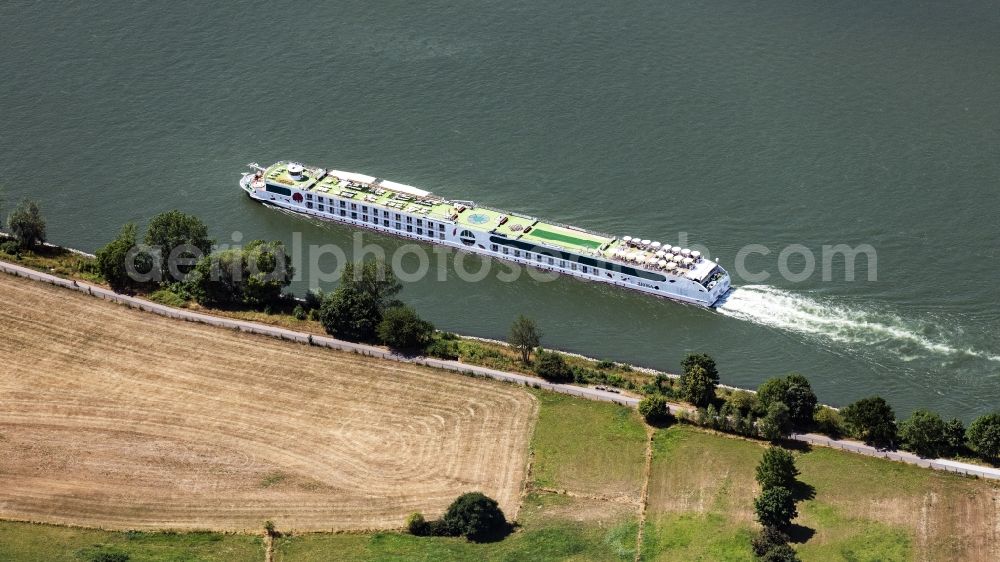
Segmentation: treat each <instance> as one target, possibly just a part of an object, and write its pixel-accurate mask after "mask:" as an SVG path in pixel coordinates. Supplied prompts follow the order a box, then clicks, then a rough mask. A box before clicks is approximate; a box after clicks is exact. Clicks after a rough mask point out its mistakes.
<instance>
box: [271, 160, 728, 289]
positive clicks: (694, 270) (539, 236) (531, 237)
mask: <svg viewBox="0 0 1000 562" xmlns="http://www.w3.org/2000/svg"><path fill="white" fill-rule="evenodd" d="M288 164H289V163H288V162H278V163H276V164H273V165H272V166H270V167H269V168H267V169H266V170H264V177H265V178H266V179H267V180H268V181H271V182H274V183H278V184H281V185H284V186H287V187H294V188H297V189H304V190H307V191H309V192H312V193H315V194H316V195H318V196H322V195H327V196H338V197H342V198H348V199H353V200H356V201H357V202H358V203H365V204H367V205H372V206H376V207H381V208H384V209H387V210H389V211H392V210H398V211H405V212H408V213H411V214H417V215H425V216H427V217H428V218H430V219H436V220H442V221H444V220H453V221H454V222H455V223H456V224H457V225H458V226H459V227H468V228H471V229H474V230H479V231H485V232H495V233H497V234H501V235H503V236H506V237H507V238H511V239H520V240H524V241H525V242H531V243H534V244H542V245H545V246H549V247H555V248H558V249H562V250H565V251H569V252H574V253H576V254H579V255H591V256H601V257H603V258H605V259H608V260H610V261H617V262H622V263H629V262H637V261H638V260H640V259H641V260H642V261H643V262H645V261H646V260H653V259H654V252H653V251H652V250H643V249H638V248H635V247H629V246H628V245H627V244H625V243H624V242H623V241H622V240H620V239H618V238H615V237H612V236H608V235H604V234H600V233H595V232H590V231H586V230H583V229H579V228H574V227H571V226H564V225H560V224H555V223H549V222H544V221H540V220H538V219H536V218H532V217H527V216H524V215H520V214H514V213H509V212H505V211H499V210H496V209H491V208H488V207H481V206H467V205H466V204H465V203H460V202H455V201H449V200H446V199H442V198H440V197H437V196H435V195H433V194H431V193H430V192H428V191H424V190H421V189H418V188H415V187H411V186H407V185H402V184H397V183H394V182H389V181H385V180H381V179H378V178H373V177H371V176H364V175H361V174H354V173H349V172H339V171H336V170H329V171H328V172H327V171H325V170H324V172H327V173H326V175H321V176H319V177H320V179H318V180H317V177H316V176H317V171H318V170H317V169H315V168H309V167H307V168H306V169H305V174H304V177H303V178H302V179H300V180H295V179H293V178H292V177H291V176H290V175H289V173H288ZM381 186H385V187H384V188H383V187H381ZM459 209H462V210H459ZM504 219H506V220H504ZM501 222H502V224H501ZM668 247H669V246H668ZM618 251H625V252H626V253H627V254H628V256H629V258H630V259H628V260H622V259H618V258H617V257H616V255H615V254H616V253H617V252H618ZM656 259H659V258H656ZM678 265H680V264H678ZM713 267H714V264H712V263H711V262H701V263H698V264H694V265H693V266H690V267H678V268H677V269H676V270H674V271H672V272H671V273H673V274H675V275H687V276H689V277H692V278H701V277H703V276H704V275H707V274H708V272H709V270H710V269H711V268H713Z"/></svg>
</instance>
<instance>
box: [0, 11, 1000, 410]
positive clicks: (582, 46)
mask: <svg viewBox="0 0 1000 562" xmlns="http://www.w3.org/2000/svg"><path fill="white" fill-rule="evenodd" d="M214 4H218V5H217V6H216V5H214ZM0 18H2V21H4V31H3V32H2V35H0V44H2V48H3V51H2V56H0V77H2V79H0V162H2V163H3V167H2V168H0V184H2V185H3V186H4V190H5V192H6V193H5V200H6V201H5V205H4V207H5V211H4V212H6V210H9V208H10V207H11V206H12V204H13V202H14V201H16V200H17V199H20V198H22V197H31V198H34V199H36V200H37V201H38V202H39V203H40V204H41V206H42V209H43V212H44V214H45V216H46V217H47V219H48V221H49V234H50V239H51V240H52V241H54V242H57V243H61V244H66V245H70V246H75V247H78V248H81V249H85V250H94V249H95V248H97V247H98V246H100V245H101V244H103V243H104V242H106V241H107V240H108V239H110V238H111V237H112V236H113V235H114V233H115V232H116V231H117V230H118V228H119V227H120V225H121V224H122V223H124V222H126V221H137V222H139V223H140V224H143V223H145V221H147V220H148V219H149V218H150V217H152V216H153V215H154V214H156V213H159V212H162V211H165V210H169V209H173V208H179V209H181V210H184V211H187V212H191V213H195V214H197V215H199V216H200V217H202V218H203V220H205V221H206V222H207V223H208V224H209V225H210V228H211V231H212V234H213V236H215V237H217V239H218V240H219V241H220V242H226V243H229V242H232V241H233V233H234V232H239V236H237V238H239V237H240V236H242V237H243V238H242V240H244V241H245V240H249V239H251V238H268V239H272V238H277V239H282V240H285V241H286V242H289V243H291V242H292V240H293V234H292V233H293V232H300V233H301V240H302V241H303V243H304V244H306V245H308V244H337V245H340V246H344V247H346V248H350V247H351V231H350V230H348V229H345V228H341V227H336V226H324V225H315V224H311V223H309V222H306V221H303V220H300V219H297V218H294V217H291V216H288V215H285V214H282V213H277V212H274V211H269V210H267V209H264V208H262V207H260V206H257V205H254V204H253V203H252V202H250V201H249V200H248V199H247V198H246V197H243V196H242V195H241V193H240V192H239V191H238V189H237V186H236V183H235V182H236V180H237V178H238V176H237V174H238V172H240V171H242V169H243V165H244V164H246V163H247V162H250V161H258V162H261V163H264V164H267V163H270V162H272V161H274V160H277V159H297V160H301V161H304V162H308V163H312V164H317V165H326V166H332V167H336V168H339V169H343V170H355V171H361V172H366V173H370V174H372V175H377V176H380V177H386V178H389V179H393V180H396V181H400V182H403V183H409V184H412V185H417V186H421V187H425V188H427V189H431V190H433V191H435V192H436V193H438V194H440V195H443V196H446V197H450V198H458V199H472V200H475V201H477V202H480V203H484V204H489V205H491V206H494V207H499V208H504V209H511V210H517V211H521V212H524V213H528V214H532V215H536V216H540V217H544V218H547V219H551V220H554V221H559V222H563V223H569V224H574V225H578V226H582V227H586V228H590V229H594V230H598V231H606V232H610V233H613V234H617V235H624V234H631V235H638V236H641V237H644V238H652V239H659V240H662V241H669V242H671V243H677V241H678V240H681V241H682V243H685V244H687V245H692V244H699V245H701V246H703V247H704V248H706V249H707V250H708V251H710V252H711V255H712V256H713V257H715V258H716V259H718V260H719V261H720V263H722V264H723V265H724V266H725V267H727V268H729V269H730V270H731V271H733V272H734V273H736V267H735V266H736V265H737V264H736V262H737V255H738V254H739V252H740V250H741V249H744V248H746V247H747V246H748V245H750V244H755V245H760V246H754V247H753V248H755V249H757V250H761V249H762V248H767V250H768V251H770V254H767V255H761V254H752V255H750V257H749V258H747V259H746V261H745V264H744V266H745V267H744V269H745V270H747V271H749V272H751V273H755V274H756V273H762V272H767V273H769V274H770V275H769V276H768V277H766V278H763V279H762V278H761V277H759V276H752V277H748V276H743V277H741V276H740V275H736V278H735V279H734V281H735V283H736V284H737V285H738V288H737V289H736V290H735V292H734V293H733V294H732V295H731V297H730V299H729V300H728V302H726V304H725V305H724V306H723V307H721V309H720V310H719V311H718V312H712V311H708V310H701V309H697V308H693V307H690V306H684V305H679V304H675V303H672V302H669V301H665V300H659V299H655V298H651V297H647V296H643V295H639V294H633V293H630V292H623V291H621V290H618V289H614V288H611V287H605V286H600V285H596V284H587V283H583V282H580V281H577V280H573V279H565V278H563V279H559V280H556V281H553V282H540V281H536V280H534V279H531V278H529V277H528V276H526V275H522V278H521V279H519V280H518V281H515V282H504V281H502V280H501V279H499V278H498V277H497V275H496V274H494V275H490V276H488V277H487V278H486V279H485V280H483V281H480V282H475V283H470V282H466V281H463V280H461V279H460V278H459V276H458V275H456V274H455V272H454V271H453V270H452V269H448V270H447V271H446V274H445V275H444V276H440V277H439V276H438V275H437V274H434V275H428V276H426V277H425V278H423V279H421V280H417V281H413V282H410V283H407V285H406V288H405V290H404V293H403V295H402V298H403V299H404V300H406V301H407V302H409V303H411V304H413V305H414V306H415V307H416V308H417V309H418V310H419V312H420V313H421V314H422V315H424V316H426V317H427V318H429V319H430V320H432V321H433V322H435V324H436V325H437V326H438V327H439V328H441V329H446V330H451V331H455V332H460V333H465V334H472V335H477V336H484V337H503V335H504V333H505V331H506V327H507V326H508V325H509V323H510V322H511V320H512V319H513V318H514V317H515V316H516V315H517V314H519V313H527V314H529V315H531V316H533V317H535V318H537V319H538V320H539V322H540V324H541V327H542V329H543V331H544V343H545V344H546V345H548V346H551V347H556V348H561V349H566V350H570V351H575V352H580V353H584V354H586V355H590V356H595V357H601V358H610V359H617V360H625V361H630V362H634V363H637V364H641V365H645V366H651V367H656V368H661V369H667V370H677V369H678V363H679V361H680V359H681V357H682V356H683V354H684V353H686V352H688V351H704V352H707V353H710V354H712V355H713V356H715V357H716V358H717V360H718V362H719V364H720V370H721V372H722V377H723V382H726V383H728V384H734V385H741V386H756V385H757V384H758V383H759V382H760V381H762V380H763V379H765V378H766V377H768V376H772V375H778V374H785V373H787V372H790V371H798V372H802V373H804V374H806V375H807V376H809V378H810V379H811V380H812V381H813V384H814V386H815V388H816V390H817V392H818V394H819V396H820V399H821V400H822V401H824V402H828V403H833V404H838V405H843V404H845V403H847V402H849V401H852V400H854V399H857V398H859V397H862V396H865V395H869V394H873V393H877V394H881V395H883V396H885V397H886V398H887V399H889V400H890V401H891V403H893V404H894V405H895V407H896V409H897V412H898V413H899V414H901V415H905V414H906V413H908V412H909V411H911V410H913V409H915V408H919V407H931V408H934V409H936V410H938V411H940V412H941V413H943V414H945V415H947V416H958V417H961V418H963V419H966V420H968V419H971V418H972V417H973V416H975V415H978V414H981V413H984V412H987V411H990V410H992V409H995V408H996V407H997V406H998V405H1000V343H998V341H997V338H996V334H997V330H998V328H1000V302H998V299H997V289H996V286H995V285H994V283H995V281H996V278H997V274H998V266H997V261H996V260H997V247H996V245H997V227H996V225H997V223H998V218H1000V217H998V212H1000V189H998V181H1000V104H998V103H997V100H1000V70H998V69H1000V41H997V37H998V36H1000V35H998V31H1000V9H998V8H997V5H996V3H994V2H988V1H967V2H961V1H959V2H950V3H930V2H920V3H915V2H875V3H873V2H860V1H858V2H837V3H828V4H826V5H818V4H816V3H803V2H792V1H785V2H752V1H751V2H747V1H744V0H741V1H738V2H737V1H722V2H711V3H705V2H596V1H590V0H585V1H578V2H563V3H538V2H503V3H459V5H454V4H452V3H437V2H431V3H412V2H378V3H370V2H337V3H330V2H289V1H287V0H272V1H270V2H246V3H243V5H242V6H241V7H239V8H237V7H233V6H229V5H228V3H204V2H169V3H149V4H148V5H145V6H136V5H133V4H132V3H128V2H117V1H109V2H101V3H73V4H70V5H66V6H59V7H54V6H52V5H44V4H40V3H26V2H4V3H2V4H0ZM365 242H366V243H377V244H379V245H381V246H383V247H384V248H386V250H387V251H388V252H390V253H391V252H392V251H393V250H395V249H398V248H399V247H400V246H401V245H402V242H400V241H397V240H394V239H390V238H382V237H377V236H373V235H369V236H366V238H365ZM793 244H798V245H801V246H802V247H797V246H796V247H793V248H799V250H803V249H805V250H808V252H810V253H812V254H813V255H814V256H815V261H816V271H815V272H814V273H813V274H812V275H807V276H804V277H805V278H804V279H794V278H789V276H787V275H785V276H783V275H782V274H781V273H780V269H781V268H780V265H781V263H780V261H781V260H779V254H780V252H781V251H782V250H783V249H785V248H788V247H789V245H793ZM836 244H847V245H849V246H851V247H858V246H859V245H862V244H868V245H870V246H871V247H872V248H873V249H874V250H875V251H876V252H877V266H876V267H875V268H874V270H875V271H874V273H875V275H874V277H875V279H874V280H871V279H870V278H869V273H870V272H869V267H868V266H867V263H868V262H867V259H862V258H859V259H858V260H857V264H858V268H857V271H855V279H854V280H853V281H849V280H847V279H846V276H847V275H846V274H847V270H846V269H845V267H844V263H843V259H842V258H841V259H834V260H832V262H831V264H830V265H831V267H830V268H827V269H828V270H829V271H827V274H828V275H827V276H828V277H829V279H828V280H824V275H823V271H822V270H823V267H822V262H823V259H822V248H823V246H824V245H836ZM803 247H804V248H803ZM452 260H453V258H449V260H448V262H449V263H451V261H452ZM466 261H469V260H466ZM806 265H808V263H807V260H806V258H805V257H804V256H803V253H802V252H801V251H799V252H797V253H796V255H794V256H792V258H791V259H790V260H789V268H790V269H791V270H792V272H793V273H796V272H799V271H801V270H802V268H803V267H804V266H806ZM299 269H300V271H301V272H302V273H303V274H305V275H304V277H303V280H302V281H299V282H297V283H296V284H295V286H294V288H295V290H297V291H299V292H301V291H302V290H304V288H305V287H306V283H307V282H306V281H305V279H306V278H308V277H309V275H308V274H309V273H310V271H309V269H310V268H309V266H308V264H299ZM313 273H315V272H313ZM313 277H315V275H313ZM324 286H326V287H327V288H329V286H330V285H329V284H325V285H324Z"/></svg>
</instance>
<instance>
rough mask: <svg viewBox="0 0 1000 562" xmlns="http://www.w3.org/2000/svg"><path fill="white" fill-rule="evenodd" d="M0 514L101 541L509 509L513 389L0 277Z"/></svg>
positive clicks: (517, 446)
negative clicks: (127, 534) (473, 504)
mask: <svg viewBox="0 0 1000 562" xmlns="http://www.w3.org/2000/svg"><path fill="white" fill-rule="evenodd" d="M0 292H2V294H3V297H2V298H0V325H3V327H4V329H3V337H2V338H0V357H2V358H3V360H2V364H0V373H2V376H0V474H2V475H3V476H4V486H3V487H2V488H0V518H4V519H17V520H31V521H41V522H50V523H62V524H71V525H83V526H90V527H102V528H109V529H152V528H169V529H179V530H180V529H214V530H226V531H228V530H233V531H236V530H251V529H252V530H258V529H260V528H261V526H262V524H263V521H264V520H265V519H271V520H273V521H275V523H276V524H277V527H278V529H279V530H286V531H287V530H299V531H305V530H343V529H379V528H392V527H399V526H400V525H401V524H402V522H403V519H404V518H405V516H406V515H407V514H408V513H410V512H413V511H417V510H420V511H423V512H425V513H426V514H427V515H429V516H435V515H437V514H439V513H440V512H441V511H443V509H444V508H445V507H446V506H447V504H448V503H449V502H450V501H451V500H452V499H454V497H455V496H457V495H458V494H459V493H461V492H464V491H469V490H482V491H483V492H484V493H486V494H488V495H490V496H492V497H495V498H496V499H497V500H498V501H499V502H500V504H501V506H502V508H503V509H504V510H505V511H506V512H507V513H508V514H509V515H510V516H514V515H515V514H516V510H517V505H518V496H519V492H520V488H521V483H522V481H523V479H524V477H525V466H526V455H527V448H528V440H529V437H530V435H531V430H532V426H533V424H534V420H535V417H536V414H537V410H538V405H537V401H536V400H535V398H534V397H533V396H532V395H531V394H530V393H528V392H526V391H525V390H523V389H519V388H516V387H512V386H508V385H503V384H500V383H494V382H490V381H483V380H477V379H471V378H466V377H460V376H456V375H454V374H444V373H440V372H437V371H435V370H432V369H426V368H422V367H417V366H410V365H405V364H398V363H391V362H384V361H378V362H376V361H372V360H371V359H368V358H364V357H360V356H355V355H351V354H347V353H338V352H333V351H330V350H326V349H318V348H311V347H308V346H303V345H298V344H291V343H286V342H281V341H277V340H273V339H269V338H264V337H259V336H251V335H247V334H241V333H238V332H231V331H224V330H219V329H216V328H211V327H206V326H202V325H198V324H188V323H183V322H178V321H175V320H169V319H165V318H161V317H158V316H154V315H151V314H146V313H142V312H138V311H133V310H128V309H124V308H122V307H120V306H118V305H114V304H110V303H106V302H103V301H99V300H97V299H94V298H91V297H88V296H85V295H81V294H77V293H74V292H71V291H66V290H62V289H58V288H55V287H51V286H49V285H45V284H42V283H35V282H31V281H27V280H23V279H19V278H15V277H11V276H7V275H0Z"/></svg>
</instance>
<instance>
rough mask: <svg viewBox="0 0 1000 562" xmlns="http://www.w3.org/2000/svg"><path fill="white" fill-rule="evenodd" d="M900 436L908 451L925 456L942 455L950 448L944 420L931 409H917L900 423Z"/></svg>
mask: <svg viewBox="0 0 1000 562" xmlns="http://www.w3.org/2000/svg"><path fill="white" fill-rule="evenodd" d="M899 438H900V440H901V441H902V443H903V446H904V447H905V448H906V449H907V450H908V451H912V452H914V453H916V454H918V455H920V456H921V457H925V458H937V457H941V456H944V455H946V454H947V453H948V450H949V447H948V434H947V427H946V426H945V423H944V420H942V419H941V416H939V415H937V414H936V413H934V412H931V411H929V410H916V411H914V412H913V413H912V414H910V417H909V418H908V419H906V420H905V421H903V422H902V423H900V424H899Z"/></svg>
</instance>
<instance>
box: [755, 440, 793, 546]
mask: <svg viewBox="0 0 1000 562" xmlns="http://www.w3.org/2000/svg"><path fill="white" fill-rule="evenodd" d="M798 475H799V469H798V468H797V467H796V466H795V457H794V456H792V453H790V452H789V451H786V450H785V449H782V448H780V447H774V446H772V447H770V448H768V449H767V450H766V451H764V456H763V457H762V458H761V459H760V463H759V464H758V465H757V474H756V478H757V484H759V485H760V494H758V495H757V497H756V498H755V499H754V503H753V506H754V512H755V513H756V516H757V521H758V522H759V523H760V524H761V527H762V529H761V531H760V532H759V533H758V534H757V535H756V536H755V537H754V538H753V541H752V547H753V551H754V555H755V556H756V557H757V559H758V560H762V561H767V562H794V561H797V560H798V559H799V558H798V555H797V554H796V553H795V550H794V549H792V547H791V546H789V544H788V540H789V537H788V530H789V528H790V527H791V526H792V520H793V519H795V518H796V517H798V509H797V508H796V503H797V502H798V500H799V499H800V494H798V493H797V492H796V491H797V490H800V489H803V488H806V486H805V485H803V484H801V483H800V482H798V481H797V477H798Z"/></svg>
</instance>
